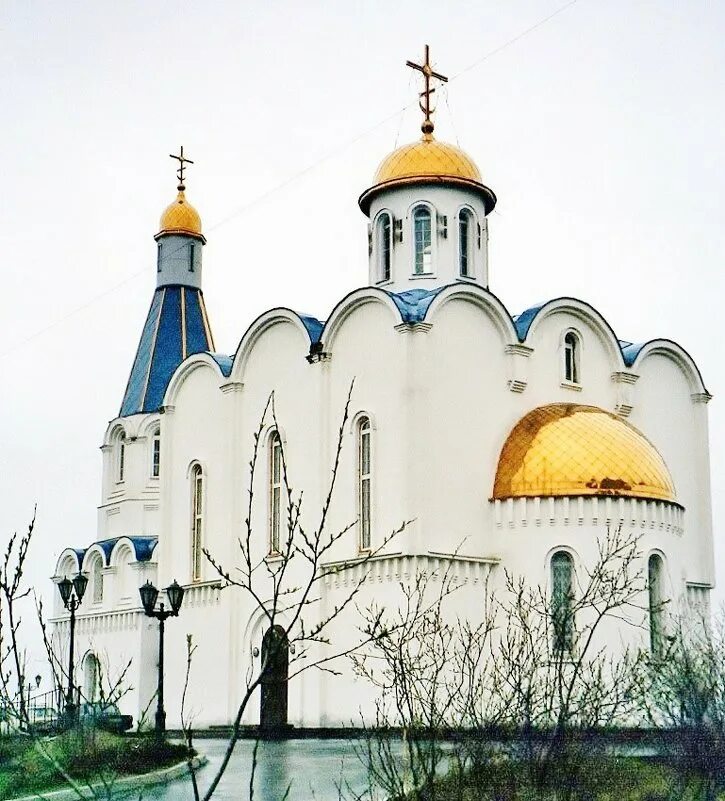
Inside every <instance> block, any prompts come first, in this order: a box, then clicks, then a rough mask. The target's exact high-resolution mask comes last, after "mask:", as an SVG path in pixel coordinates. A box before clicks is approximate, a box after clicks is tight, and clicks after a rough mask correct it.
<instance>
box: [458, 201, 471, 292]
mask: <svg viewBox="0 0 725 801" xmlns="http://www.w3.org/2000/svg"><path fill="white" fill-rule="evenodd" d="M472 242H473V214H471V212H470V211H469V210H468V209H461V211H460V214H459V215H458V269H459V272H460V274H461V276H462V277H463V278H470V277H471V276H472V275H473V256H472V254H473V248H472V247H471V244H472Z"/></svg>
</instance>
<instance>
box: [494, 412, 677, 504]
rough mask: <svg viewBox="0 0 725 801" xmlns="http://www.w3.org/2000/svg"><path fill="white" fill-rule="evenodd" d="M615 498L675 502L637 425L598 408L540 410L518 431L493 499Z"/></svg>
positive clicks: (664, 472) (505, 457)
mask: <svg viewBox="0 0 725 801" xmlns="http://www.w3.org/2000/svg"><path fill="white" fill-rule="evenodd" d="M565 495H568V496H576V495H615V496H626V497H630V498H650V499H654V500H659V501H674V500H675V487H674V484H673V482H672V477H671V476H670V472H669V470H668V469H667V465H666V464H665V462H664V460H663V459H662V457H661V456H660V454H659V452H658V451H657V449H656V448H655V447H654V445H652V443H651V442H650V441H649V440H648V439H647V438H646V437H645V436H644V435H643V434H641V433H640V432H639V431H638V430H637V429H636V428H635V427H634V426H633V425H631V424H630V423H627V422H626V421H624V420H622V419H621V418H619V417H617V416H616V415H614V414H612V413H611V412H607V411H605V410H604V409H599V408H597V407H596V406H579V405H576V404H572V403H554V404H551V405H550V406H540V407H539V408H538V409H534V410H533V411H531V412H529V413H528V414H527V415H526V416H525V417H523V418H522V419H521V420H519V422H518V423H517V424H516V425H515V426H514V428H513V431H512V432H511V433H510V434H509V436H508V439H507V440H506V443H505V445H504V446H503V450H502V451H501V456H500V457H499V462H498V469H497V471H496V480H495V482H494V487H493V498H494V499H503V498H522V497H536V496H538V497H547V496H548V497H551V496H565Z"/></svg>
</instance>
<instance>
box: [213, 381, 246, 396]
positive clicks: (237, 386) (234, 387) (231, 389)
mask: <svg viewBox="0 0 725 801" xmlns="http://www.w3.org/2000/svg"><path fill="white" fill-rule="evenodd" d="M219 389H221V391H222V392H223V393H224V394H225V395H231V394H233V393H235V392H241V391H242V390H243V389H244V382H243V381H227V382H226V383H225V384H222V385H221V386H220V387H219Z"/></svg>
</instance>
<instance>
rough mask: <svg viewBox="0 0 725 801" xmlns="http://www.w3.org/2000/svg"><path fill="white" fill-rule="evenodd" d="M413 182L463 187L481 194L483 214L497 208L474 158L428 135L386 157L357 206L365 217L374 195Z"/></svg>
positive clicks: (492, 194)
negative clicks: (484, 209)
mask: <svg viewBox="0 0 725 801" xmlns="http://www.w3.org/2000/svg"><path fill="white" fill-rule="evenodd" d="M413 183H441V184H454V185H459V186H461V185H462V186H466V187H468V188H470V189H473V190H474V191H475V192H477V193H478V194H480V195H482V198H483V202H484V205H485V207H486V213H488V212H490V211H491V210H492V209H493V207H494V206H495V205H496V196H495V195H494V193H493V192H492V191H491V190H490V189H489V188H488V187H486V186H484V185H483V183H482V180H481V172H480V170H479V169H478V167H477V166H476V164H475V162H474V161H473V159H472V158H471V157H470V156H469V155H467V154H466V153H464V152H463V151H462V150H460V149H459V148H457V147H454V146H453V145H449V144H446V143H445V142H439V141H438V140H437V139H435V138H434V137H433V135H432V134H430V133H427V134H424V135H423V138H422V139H420V140H419V141H418V142H413V143H412V144H409V145H403V147H399V148H398V149H397V150H394V151H393V152H392V153H391V154H390V155H388V156H386V157H385V158H384V159H383V161H382V162H381V164H380V166H379V167H378V169H377V172H376V173H375V178H374V179H373V186H371V187H370V189H366V190H365V192H363V193H362V195H360V199H359V200H358V203H359V204H360V208H361V209H362V210H363V211H364V212H365V213H366V214H367V213H368V211H369V210H370V203H371V201H372V199H373V197H374V196H375V195H377V194H378V193H379V192H381V191H383V190H384V189H388V188H391V187H394V186H402V185H405V184H413Z"/></svg>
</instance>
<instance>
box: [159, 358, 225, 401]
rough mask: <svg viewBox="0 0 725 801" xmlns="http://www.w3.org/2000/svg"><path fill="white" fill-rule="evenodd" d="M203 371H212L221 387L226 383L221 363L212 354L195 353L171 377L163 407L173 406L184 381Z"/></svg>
mask: <svg viewBox="0 0 725 801" xmlns="http://www.w3.org/2000/svg"><path fill="white" fill-rule="evenodd" d="M201 369H207V370H211V371H212V373H213V374H214V377H215V378H216V380H217V382H218V384H219V385H220V386H221V385H222V384H223V383H224V382H225V381H226V378H225V376H224V373H223V372H222V368H221V367H220V365H219V362H218V361H217V359H215V358H214V356H212V354H210V353H194V354H192V355H191V356H189V357H187V358H186V359H185V360H184V361H183V362H182V363H181V364H180V365H179V366H178V367H177V368H176V371H175V372H174V374H173V375H172V376H171V380H170V381H169V386H168V387H167V388H166V394H165V395H164V400H163V406H173V405H174V404H175V403H176V398H177V397H178V394H179V391H180V390H181V387H182V385H183V383H184V381H186V379H187V378H188V377H189V376H190V375H191V374H192V373H194V372H196V371H197V370H201Z"/></svg>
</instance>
